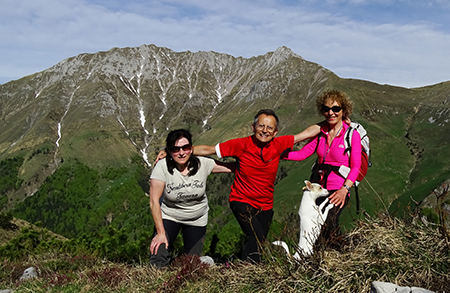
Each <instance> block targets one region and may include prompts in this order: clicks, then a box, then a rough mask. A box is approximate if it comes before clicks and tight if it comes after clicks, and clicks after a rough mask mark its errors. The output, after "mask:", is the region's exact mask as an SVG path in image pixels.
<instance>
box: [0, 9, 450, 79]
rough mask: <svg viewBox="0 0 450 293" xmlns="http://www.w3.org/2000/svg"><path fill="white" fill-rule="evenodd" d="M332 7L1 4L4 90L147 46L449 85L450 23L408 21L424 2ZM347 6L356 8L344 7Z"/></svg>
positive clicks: (440, 11)
mask: <svg viewBox="0 0 450 293" xmlns="http://www.w3.org/2000/svg"><path fill="white" fill-rule="evenodd" d="M333 2H334V3H335V4H330V3H329V1H328V4H326V3H325V4H324V2H321V1H318V0H315V1H300V2H297V1H275V0H270V1H269V0H264V1H258V2H257V3H255V2H253V1H246V0H243V1H237V0H230V1H221V0H219V1H211V3H208V4H207V5H205V2H204V1H201V0H171V1H148V0H145V1H144V0H128V1H119V0H110V1H105V0H91V1H90V2H89V3H88V2H86V1H82V0H60V1H57V0H45V1H44V0H21V1H12V0H0V7H2V10H1V11H0V35H1V36H2V38H0V53H1V54H0V83H2V82H6V81H8V80H10V79H16V78H20V77H22V76H25V75H28V74H31V73H34V72H37V71H41V70H44V69H46V68H48V67H50V66H52V65H54V64H56V63H58V62H59V61H61V60H62V59H65V58H68V57H71V56H74V55H77V54H80V53H86V52H89V53H93V52H97V51H106V50H109V49H111V48H112V47H135V46H140V45H142V44H155V45H157V46H162V47H168V48H171V49H173V50H175V51H184V50H191V51H199V50H203V51H217V52H222V53H228V54H231V55H234V56H236V57H237V56H243V57H251V56H255V55H261V54H265V53H267V52H268V51H273V50H275V49H276V48H278V47H280V46H287V47H289V48H291V49H292V50H293V51H294V52H296V53H297V54H299V55H301V56H302V57H304V58H305V59H306V60H309V61H313V62H316V63H319V64H321V65H323V66H324V67H326V68H328V69H330V70H332V71H333V72H335V73H336V74H337V75H339V76H341V77H351V78H359V79H365V80H371V81H375V82H378V83H387V84H393V85H401V86H406V87H414V86H423V85H428V84H433V83H438V82H441V81H445V80H449V76H448V72H449V70H448V68H450V61H448V58H447V56H446V55H447V51H448V49H447V48H448V47H449V46H450V34H449V32H448V31H444V29H447V27H446V25H444V24H445V23H443V22H433V21H432V20H433V16H432V15H426V17H425V16H424V17H419V18H417V17H415V18H411V15H416V14H414V13H411V11H412V10H413V8H414V9H415V10H414V11H419V10H420V9H422V7H423V5H425V4H424V3H425V2H420V3H422V4H418V5H419V6H420V7H418V6H413V4H414V3H413V1H397V3H395V2H396V1H391V0H379V1H375V0H372V1H368V0H361V1H356V0H345V1H344V0H335V1H333ZM283 3H284V4H283ZM399 3H400V4H399ZM426 4H427V6H428V7H432V8H433V7H436V6H437V5H438V6H439V7H438V9H435V8H433V9H434V10H433V9H432V8H428V9H430V10H426V11H428V12H431V11H433V13H434V11H437V10H438V12H436V17H435V19H436V20H437V21H439V20H440V19H441V16H442V14H443V13H444V12H446V11H447V12H448V10H445V9H446V8H445V7H446V6H445V5H447V4H446V2H445V1H438V0H434V1H431V0H429V1H427V2H426ZM347 5H350V6H352V7H353V8H355V9H350V10H345V9H342V8H341V7H347ZM377 5H378V6H377ZM399 5H403V6H404V7H406V8H408V11H407V12H408V15H406V16H402V15H396V17H395V18H393V19H389V17H390V14H393V13H392V12H389V10H387V11H386V7H388V8H392V9H393V10H395V11H401V9H400V8H401V7H400V6H399ZM366 6H367V7H369V8H370V9H369V10H365V8H364V7H366ZM374 7H375V8H378V9H379V11H374ZM419 8H420V9H419ZM347 11H350V12H347ZM349 13H353V14H349ZM377 13H378V14H379V15H380V17H379V19H377V18H376V17H374V14H375V15H376V16H378V14H377ZM369 18H370V20H367V19H369ZM408 18H411V19H408Z"/></svg>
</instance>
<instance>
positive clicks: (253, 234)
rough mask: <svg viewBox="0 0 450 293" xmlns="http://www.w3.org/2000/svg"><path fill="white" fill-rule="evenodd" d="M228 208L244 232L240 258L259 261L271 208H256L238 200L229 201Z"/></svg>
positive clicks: (270, 221)
mask: <svg viewBox="0 0 450 293" xmlns="http://www.w3.org/2000/svg"><path fill="white" fill-rule="evenodd" d="M230 208H231V210H232V211H233V214H234V216H235V217H236V219H237V221H238V222H239V225H240V226H241V229H242V231H243V232H244V234H245V243H244V247H243V248H242V256H241V259H242V260H251V261H253V262H260V261H261V249H262V244H263V243H264V241H265V240H266V237H267V234H268V233H269V229H270V224H271V223H272V218H273V210H272V209H270V210H267V211H262V210H258V209H256V208H254V207H253V206H251V205H249V204H247V203H243V202H238V201H232V202H230Z"/></svg>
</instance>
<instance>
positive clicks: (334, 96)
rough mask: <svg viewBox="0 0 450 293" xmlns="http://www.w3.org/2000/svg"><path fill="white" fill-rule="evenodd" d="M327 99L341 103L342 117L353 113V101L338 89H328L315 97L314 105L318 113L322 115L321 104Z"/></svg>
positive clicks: (344, 117)
mask: <svg viewBox="0 0 450 293" xmlns="http://www.w3.org/2000/svg"><path fill="white" fill-rule="evenodd" d="M327 100H331V102H334V101H336V102H338V104H339V105H341V107H342V111H343V112H342V118H343V119H346V118H348V117H349V116H350V115H351V114H352V113H353V102H352V100H350V98H349V97H348V96H347V94H346V93H344V92H343V91H340V90H329V91H326V92H323V93H322V94H321V95H320V96H318V97H317V100H316V107H317V111H318V112H319V115H323V111H322V106H323V105H325V102H326V101H327Z"/></svg>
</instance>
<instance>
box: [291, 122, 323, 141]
mask: <svg viewBox="0 0 450 293" xmlns="http://www.w3.org/2000/svg"><path fill="white" fill-rule="evenodd" d="M322 123H323V122H321V123H319V124H314V125H311V126H309V127H308V128H306V129H305V130H303V131H302V132H300V133H297V134H295V135H294V143H299V142H301V141H303V140H305V139H308V138H313V137H315V136H317V135H318V134H319V132H320V125H321V124H322Z"/></svg>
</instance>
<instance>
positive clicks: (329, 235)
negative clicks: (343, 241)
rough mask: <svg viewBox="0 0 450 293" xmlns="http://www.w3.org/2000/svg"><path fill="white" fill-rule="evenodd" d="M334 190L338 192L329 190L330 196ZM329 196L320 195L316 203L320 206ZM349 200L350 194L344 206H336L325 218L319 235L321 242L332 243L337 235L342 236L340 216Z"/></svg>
mask: <svg viewBox="0 0 450 293" xmlns="http://www.w3.org/2000/svg"><path fill="white" fill-rule="evenodd" d="M334 192H336V190H329V195H328V197H329V196H330V195H332V194H333V193H334ZM328 197H326V196H324V197H319V198H318V199H316V204H317V205H318V206H319V205H320V204H321V203H322V202H324V201H325V199H327V198H328ZM349 200H350V196H348V195H347V196H346V198H345V203H344V206H343V207H342V208H339V207H337V206H334V207H332V208H331V210H330V211H329V212H328V216H327V219H326V220H325V223H324V224H323V226H322V230H321V232H320V235H319V240H320V241H321V243H332V242H334V240H335V239H336V237H339V236H341V234H342V232H341V227H340V224H339V217H340V216H341V213H342V210H343V209H344V208H345V207H346V206H347V204H348V202H349Z"/></svg>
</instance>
